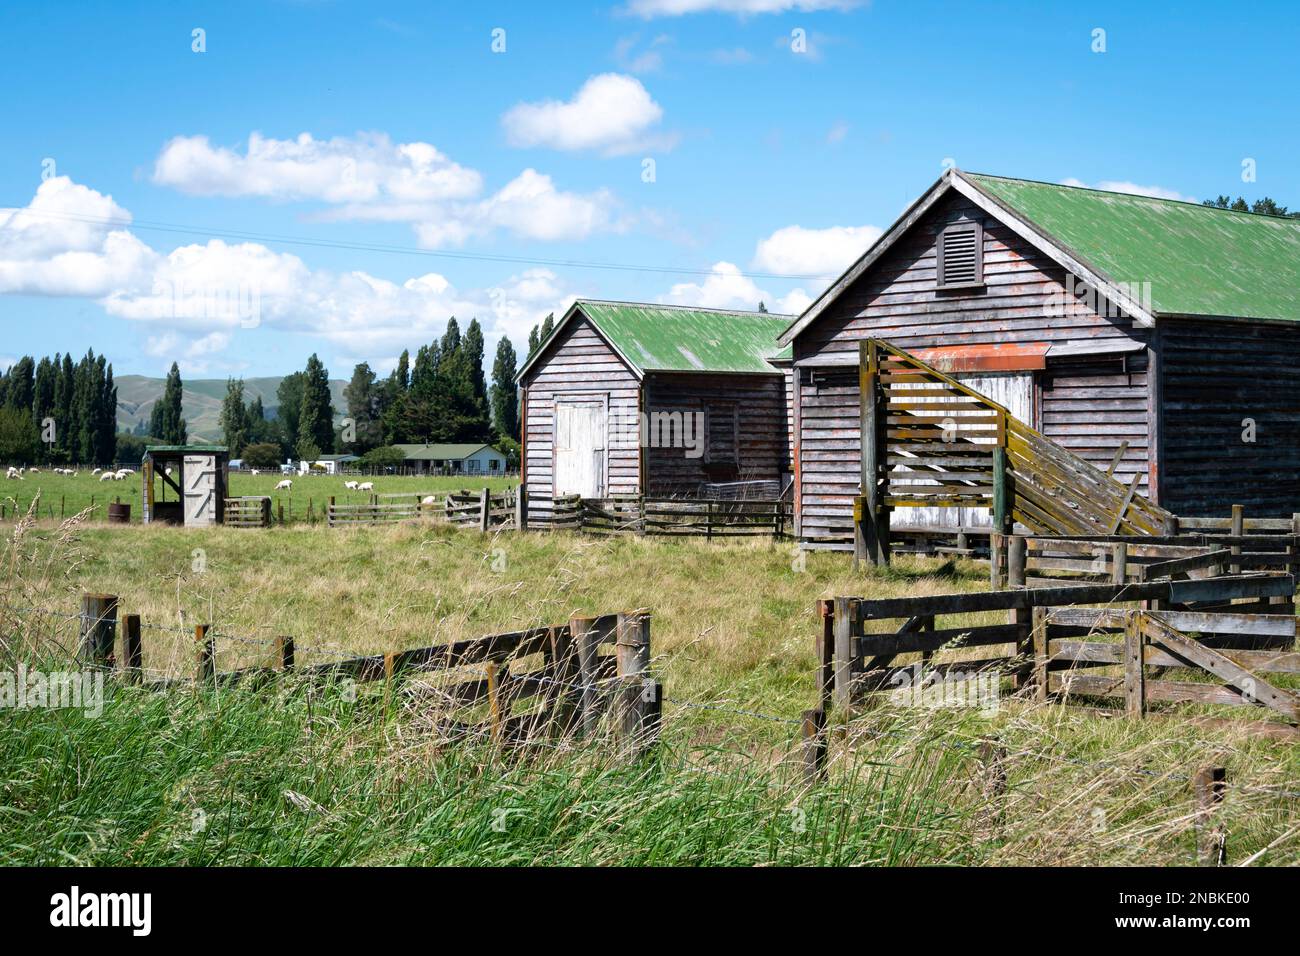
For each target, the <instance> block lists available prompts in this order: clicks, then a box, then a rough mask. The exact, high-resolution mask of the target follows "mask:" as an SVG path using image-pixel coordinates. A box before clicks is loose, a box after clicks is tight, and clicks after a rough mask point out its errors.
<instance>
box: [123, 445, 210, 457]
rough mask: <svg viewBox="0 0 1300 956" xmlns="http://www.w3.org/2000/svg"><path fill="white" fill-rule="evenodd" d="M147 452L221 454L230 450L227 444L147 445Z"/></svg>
mask: <svg viewBox="0 0 1300 956" xmlns="http://www.w3.org/2000/svg"><path fill="white" fill-rule="evenodd" d="M144 450H145V454H153V453H155V452H161V453H163V454H169V453H170V454H175V453H177V452H194V453H195V454H197V455H206V454H212V453H217V454H221V453H224V452H227V451H229V450H230V449H228V448H227V447H226V446H225V445H146V446H145V449H144Z"/></svg>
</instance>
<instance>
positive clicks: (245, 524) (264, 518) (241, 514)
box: [224, 496, 272, 528]
mask: <svg viewBox="0 0 1300 956" xmlns="http://www.w3.org/2000/svg"><path fill="white" fill-rule="evenodd" d="M224 523H225V525H226V527H228V528H269V527H271V525H272V520H271V499H270V498H268V497H265V496H250V497H242V498H227V499H226V508H225V522H224Z"/></svg>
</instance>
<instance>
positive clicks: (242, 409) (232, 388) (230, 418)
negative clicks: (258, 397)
mask: <svg viewBox="0 0 1300 956" xmlns="http://www.w3.org/2000/svg"><path fill="white" fill-rule="evenodd" d="M221 434H222V437H223V440H224V441H225V445H226V448H227V449H228V450H229V451H230V457H231V458H239V457H241V456H242V455H243V453H244V446H246V445H247V444H248V407H247V406H246V405H245V404H244V380H243V379H242V378H241V379H239V380H235V379H233V378H228V379H226V397H225V400H224V401H222V403H221Z"/></svg>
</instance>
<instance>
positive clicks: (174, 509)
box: [140, 445, 230, 528]
mask: <svg viewBox="0 0 1300 956" xmlns="http://www.w3.org/2000/svg"><path fill="white" fill-rule="evenodd" d="M140 474H141V477H142V478H143V482H142V484H143V492H142V495H143V498H144V500H143V502H142V508H143V510H142V514H143V520H144V523H145V524H150V523H153V522H160V523H162V524H169V525H184V526H185V527H187V528H202V527H207V526H209V525H219V524H222V523H223V522H224V521H225V511H226V496H227V494H228V490H229V488H230V455H229V453H228V451H227V449H226V448H225V446H223V445H151V446H150V447H148V448H146V449H145V453H144V462H143V464H142V465H141V468H140Z"/></svg>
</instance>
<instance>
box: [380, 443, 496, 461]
mask: <svg viewBox="0 0 1300 956" xmlns="http://www.w3.org/2000/svg"><path fill="white" fill-rule="evenodd" d="M393 447H394V448H397V449H400V450H401V452H402V454H404V455H405V456H406V457H407V458H408V459H410V458H419V459H434V460H437V461H459V460H460V459H462V458H468V457H469V456H470V455H472V454H474V453H475V452H476V451H481V450H482V449H484V448H488V449H491V450H492V451H497V450H496V449H495V448H492V446H491V445H485V444H483V443H482V442H478V443H474V442H466V443H448V444H437V443H435V444H431V445H425V444H410V445H394V446H393ZM497 454H498V455H500V454H501V452H499V451H497ZM502 457H503V458H504V457H505V456H504V455H502Z"/></svg>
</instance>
